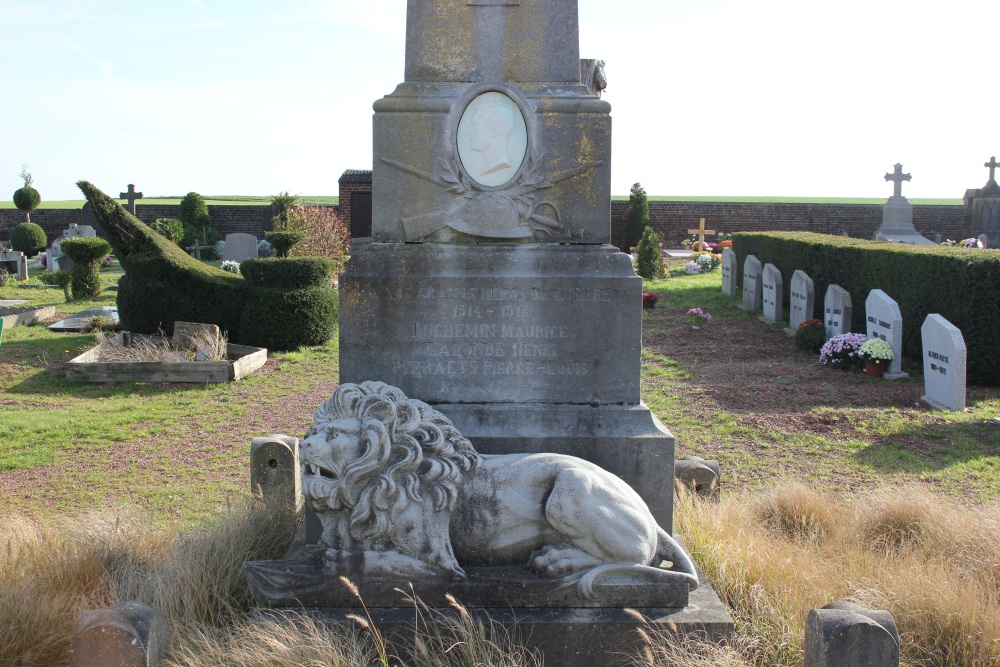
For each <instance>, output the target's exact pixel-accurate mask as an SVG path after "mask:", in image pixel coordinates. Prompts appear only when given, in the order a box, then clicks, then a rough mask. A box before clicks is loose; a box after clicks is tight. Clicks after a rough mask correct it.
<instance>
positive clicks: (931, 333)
mask: <svg viewBox="0 0 1000 667" xmlns="http://www.w3.org/2000/svg"><path fill="white" fill-rule="evenodd" d="M736 278H737V274H736V253H735V252H733V251H732V249H730V248H724V249H723V252H722V291H723V292H724V293H725V294H727V295H729V296H732V297H736V296H739V295H738V294H737V287H736ZM742 299H743V302H742V307H743V308H746V309H747V310H751V311H759V310H760V311H763V317H762V318H761V319H763V320H764V321H765V322H768V323H770V324H783V323H784V322H783V310H782V303H783V299H784V284H783V279H782V277H781V271H779V270H778V267H776V266H775V265H774V264H765V265H764V266H763V267H762V266H761V263H760V260H759V259H757V258H756V257H755V256H753V255H747V258H746V260H744V262H743V293H742ZM815 299H816V295H815V290H814V288H813V281H812V278H810V277H809V275H808V274H807V273H806V272H805V271H801V270H797V271H795V273H794V274H793V275H792V284H791V292H790V294H789V323H788V328H786V329H785V331H786V332H788V334H789V335H792V334H794V332H795V330H796V329H797V328H798V326H799V325H800V324H802V323H803V322H805V321H806V320H808V319H811V318H812V317H813V313H814V312H815ZM852 310H853V309H852V305H851V295H850V294H849V293H848V292H847V290H845V289H844V288H842V287H841V286H840V285H830V286H829V287H827V290H826V295H825V297H824V300H823V315H824V317H823V324H824V326H825V327H826V337H827V338H828V339H829V338H832V337H834V336H838V335H841V334H845V333H850V331H851V318H852V316H853V312H852ZM865 320H866V323H867V329H868V331H867V332H866V334H867V335H868V337H869V338H876V337H877V338H881V339H882V340H884V341H886V342H888V343H889V344H890V345H891V346H892V354H893V359H892V362H891V363H890V364H889V367H888V369H887V371H886V373H885V375H884V377H885V378H887V379H899V378H904V377H907V374H906V373H904V372H902V370H901V368H900V359H901V358H902V355H903V316H902V314H901V313H900V310H899V304H898V303H896V302H895V301H894V300H893V299H892V298H891V297H890V296H889V295H888V294H886V293H885V292H883V291H882V290H880V289H873V290H872V291H871V292H870V293H869V294H868V298H867V299H866V300H865ZM920 336H921V342H922V344H923V350H924V393H925V395H924V396H923V400H925V401H926V402H927V403H929V404H930V405H932V406H934V407H936V408H939V409H947V410H959V411H960V410H964V409H965V375H966V358H967V351H966V347H965V339H964V338H963V337H962V332H961V331H960V330H959V329H958V327H956V326H955V325H953V324H952V323H951V322H949V321H948V320H946V319H945V318H944V317H942V316H941V315H938V314H937V313H932V314H930V315H928V316H927V319H925V320H924V323H923V325H922V326H921V327H920Z"/></svg>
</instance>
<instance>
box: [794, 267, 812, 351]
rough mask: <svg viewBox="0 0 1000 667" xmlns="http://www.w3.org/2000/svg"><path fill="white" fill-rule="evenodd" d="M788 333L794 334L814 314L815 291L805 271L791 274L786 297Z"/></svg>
mask: <svg viewBox="0 0 1000 667" xmlns="http://www.w3.org/2000/svg"><path fill="white" fill-rule="evenodd" d="M788 312H789V317H788V332H789V335H792V334H794V333H795V330H796V329H798V328H799V325H801V324H802V323H803V322H805V321H806V320H811V319H812V318H813V315H814V314H815V312H816V289H815V288H814V287H813V281H812V278H810V277H809V274H807V273H806V272H805V271H802V270H797V271H796V272H795V273H794V274H792V285H791V289H790V291H789V295H788Z"/></svg>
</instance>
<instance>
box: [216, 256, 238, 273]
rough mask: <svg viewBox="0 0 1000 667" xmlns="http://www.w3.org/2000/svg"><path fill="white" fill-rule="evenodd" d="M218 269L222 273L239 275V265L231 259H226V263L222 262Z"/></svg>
mask: <svg viewBox="0 0 1000 667" xmlns="http://www.w3.org/2000/svg"><path fill="white" fill-rule="evenodd" d="M219 268H220V269H222V270H223V271H226V272H227V273H239V272H240V263H239V262H234V261H233V260H231V259H227V260H226V261H224V262H223V263H222V264H220V265H219Z"/></svg>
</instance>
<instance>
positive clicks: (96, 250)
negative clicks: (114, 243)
mask: <svg viewBox="0 0 1000 667" xmlns="http://www.w3.org/2000/svg"><path fill="white" fill-rule="evenodd" d="M60 247H61V248H62V251H63V253H65V254H66V256H67V257H69V258H70V259H71V260H73V269H72V281H73V298H74V299H82V298H84V297H92V296H99V295H100V294H101V261H102V260H103V259H104V258H105V257H107V256H108V253H110V252H111V244H110V243H108V242H107V241H105V240H104V239H102V238H96V237H94V238H84V237H76V238H70V239H65V240H64V241H63V242H62V244H60Z"/></svg>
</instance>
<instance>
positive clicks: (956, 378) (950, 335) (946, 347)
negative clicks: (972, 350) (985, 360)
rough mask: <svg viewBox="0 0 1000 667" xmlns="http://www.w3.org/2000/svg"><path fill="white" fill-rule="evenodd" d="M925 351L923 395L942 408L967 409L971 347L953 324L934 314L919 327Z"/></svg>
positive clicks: (933, 405) (958, 410)
mask: <svg viewBox="0 0 1000 667" xmlns="http://www.w3.org/2000/svg"><path fill="white" fill-rule="evenodd" d="M920 340H921V343H922V348H923V354H924V395H923V396H921V398H922V399H923V400H924V401H926V402H927V403H928V404H930V405H931V406H932V407H935V408H937V409H939V410H955V411H957V412H961V411H962V410H965V373H966V363H967V359H968V350H967V349H966V347H965V338H964V337H963V336H962V332H961V331H960V330H959V328H958V327H956V326H955V325H954V324H952V323H951V322H949V321H948V320H946V319H945V318H943V317H941V316H940V315H938V314H937V313H932V314H930V315H928V316H927V319H925V320H924V323H923V325H922V326H921V327H920Z"/></svg>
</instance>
